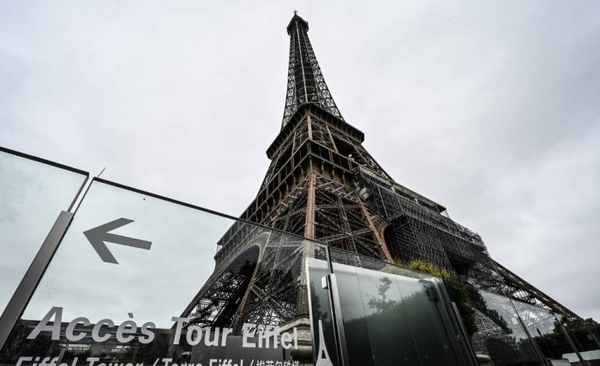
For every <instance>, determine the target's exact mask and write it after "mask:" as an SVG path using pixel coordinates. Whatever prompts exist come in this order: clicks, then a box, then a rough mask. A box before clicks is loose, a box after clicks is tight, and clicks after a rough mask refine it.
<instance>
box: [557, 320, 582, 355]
mask: <svg viewBox="0 0 600 366" xmlns="http://www.w3.org/2000/svg"><path fill="white" fill-rule="evenodd" d="M557 320H558V324H559V326H560V330H561V331H562V333H563V334H564V336H565V338H566V339H567V342H568V343H569V346H571V348H572V349H573V351H575V354H576V355H577V358H579V362H581V365H583V366H589V364H588V363H587V362H585V360H584V359H583V356H582V355H581V353H580V352H579V350H578V349H577V347H575V343H573V340H572V339H571V336H570V335H569V332H567V329H566V328H565V326H564V325H563V323H562V322H561V321H560V319H557Z"/></svg>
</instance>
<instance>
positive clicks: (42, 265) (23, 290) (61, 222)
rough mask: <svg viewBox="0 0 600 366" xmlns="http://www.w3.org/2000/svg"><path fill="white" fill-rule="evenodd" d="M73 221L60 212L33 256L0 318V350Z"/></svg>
mask: <svg viewBox="0 0 600 366" xmlns="http://www.w3.org/2000/svg"><path fill="white" fill-rule="evenodd" d="M71 220H73V214H72V213H71V212H66V211H62V212H61V213H60V215H58V218H57V219H56V221H55V222H54V225H53V226H52V229H51V230H50V232H49V233H48V236H47V237H46V239H45V240H44V243H43V244H42V246H41V247H40V250H39V251H38V252H37V254H36V255H35V258H34V259H33V262H31V265H30V266H29V268H28V269H27V272H26V273H25V276H23V279H22V280H21V283H20V284H19V287H17V290H16V291H15V293H14V294H13V296H12V298H11V299H10V301H9V302H8V304H7V305H6V309H5V310H4V313H2V316H0V349H2V348H3V347H4V344H5V343H6V340H7V339H8V337H9V335H10V333H11V332H12V330H13V328H14V327H15V325H16V324H17V322H18V321H19V319H20V318H21V315H23V312H24V311H25V307H26V306H27V304H28V303H29V300H30V299H31V296H33V292H34V291H35V289H36V288H37V285H38V283H39V282H40V280H41V278H42V276H43V275H44V272H46V268H48V264H49V263H50V261H51V260H52V257H53V256H54V253H55V252H56V248H58V244H59V243H60V241H61V240H62V238H63V236H64V235H65V232H66V231H67V228H68V227H69V225H70V224H71Z"/></svg>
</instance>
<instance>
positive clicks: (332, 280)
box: [325, 245, 349, 366]
mask: <svg viewBox="0 0 600 366" xmlns="http://www.w3.org/2000/svg"><path fill="white" fill-rule="evenodd" d="M325 254H326V256H327V270H328V272H329V274H328V275H327V276H325V278H326V281H327V293H328V295H329V307H330V313H331V323H332V326H333V338H334V341H335V348H336V353H337V358H338V361H339V364H340V366H347V365H349V358H348V350H347V349H346V333H345V331H344V323H343V319H342V308H341V304H340V293H339V290H338V286H337V278H336V277H335V273H333V262H332V260H331V252H330V250H329V245H328V246H327V247H325Z"/></svg>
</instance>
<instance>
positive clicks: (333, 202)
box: [186, 14, 577, 329]
mask: <svg viewBox="0 0 600 366" xmlns="http://www.w3.org/2000/svg"><path fill="white" fill-rule="evenodd" d="M287 33H288V35H289V36H290V53H289V68H288V77H287V91H286V100H285V108H284V113H283V119H282V122H281V130H280V131H279V134H278V136H277V137H276V138H275V140H274V141H273V143H272V144H271V145H270V146H269V147H268V149H267V156H268V158H269V159H270V160H271V164H270V166H269V168H268V171H267V173H266V175H265V178H264V181H263V182H262V185H261V187H260V189H259V192H258V194H257V196H256V198H255V199H254V200H253V201H252V203H251V204H250V205H249V206H248V208H247V209H246V210H245V211H244V212H243V213H242V215H241V218H242V219H244V220H246V221H251V222H255V223H258V224H261V225H264V226H267V227H270V228H274V229H277V230H280V231H282V232H287V233H291V234H296V235H298V236H299V239H298V240H297V241H295V242H294V241H293V240H292V241H291V242H290V239H289V236H284V235H279V234H277V232H275V233H270V234H269V235H266V234H264V233H261V232H260V229H259V228H256V227H254V226H249V225H245V224H244V223H243V222H239V223H236V224H234V225H233V226H232V227H231V228H230V229H229V230H228V232H227V233H226V234H225V235H224V236H223V238H222V239H221V240H220V241H219V243H218V252H217V254H216V256H215V260H216V267H215V270H214V273H213V275H212V276H211V277H210V279H209V280H208V281H207V282H206V284H205V285H204V287H203V288H202V289H201V290H200V292H199V294H198V296H197V297H196V298H195V299H194V301H193V302H192V303H191V304H190V306H189V307H188V309H187V310H186V311H187V313H188V314H190V316H191V317H192V319H193V322H195V323H198V324H203V325H217V326H233V327H238V329H239V327H240V326H241V324H242V323H244V322H249V323H254V324H262V325H280V324H286V323H289V322H290V321H293V320H294V319H298V318H302V317H305V318H306V317H307V316H308V305H307V295H306V293H307V289H306V280H305V274H304V273H303V268H304V264H303V263H304V259H305V257H306V256H307V255H310V254H311V251H314V248H311V246H310V245H307V244H306V243H304V244H303V241H302V239H301V238H300V237H305V238H310V239H314V240H316V241H318V242H321V243H325V244H327V245H329V246H330V247H334V248H340V249H343V250H346V251H348V252H351V253H357V254H360V255H362V256H367V257H373V258H377V259H380V260H384V261H388V262H392V261H396V260H400V261H409V260H412V259H418V260H421V261H425V262H429V263H433V264H435V265H436V266H438V267H440V268H445V269H448V270H452V271H454V272H456V273H458V274H459V275H463V276H466V277H467V278H469V281H470V282H471V283H473V284H475V285H476V286H478V287H480V288H482V289H485V290H488V291H491V292H494V293H498V294H503V295H507V296H512V297H514V298H516V299H520V300H523V301H527V302H529V303H532V304H538V305H541V306H543V307H546V308H549V309H551V310H553V311H554V312H555V313H558V314H562V315H567V316H569V317H577V315H575V314H574V313H573V312H571V311H570V310H569V309H567V308H566V307H564V306H562V305H561V304H559V303H558V302H556V301H554V300H553V299H552V298H550V297H549V296H547V295H546V294H544V293H543V292H542V291H540V290H538V289H536V288H535V287H533V286H532V285H530V284H529V283H527V281H525V280H523V279H522V278H520V277H518V276H517V275H516V274H514V273H512V272H511V271H510V270H508V269H507V268H505V267H503V266H502V265H500V264H498V263H497V262H495V261H494V260H493V259H492V258H491V257H490V256H489V254H488V252H487V249H486V246H485V244H484V243H483V241H482V239H481V237H480V236H479V235H478V234H477V233H475V232H473V231H471V230H469V229H468V228H466V227H464V226H462V225H460V224H458V223H456V222H455V221H453V220H452V219H450V218H449V216H448V215H447V212H446V208H445V207H444V206H442V205H441V204H439V203H437V202H435V201H433V200H431V199H429V198H427V197H424V196H423V195H421V194H419V193H417V192H415V191H413V190H411V189H409V188H407V187H405V186H403V185H401V184H399V183H397V182H396V181H395V180H394V179H393V178H391V177H390V175H389V174H387V173H386V172H385V170H384V169H383V168H382V167H381V166H380V165H379V164H378V163H377V162H376V161H375V159H374V158H373V157H372V156H371V155H370V154H369V153H368V152H367V150H366V149H365V148H364V147H363V146H362V142H363V141H364V134H363V133H362V132H361V131H360V130H358V129H357V128H355V127H353V126H352V125H350V124H349V123H347V122H346V121H345V119H344V118H343V117H342V115H341V113H340V111H339V109H338V107H337V106H336V103H335V102H334V100H333V98H332V96H331V93H330V91H329V88H328V87H327V84H326V83H325V79H324V77H323V73H322V72H321V68H320V67H319V64H318V62H317V58H316V57H315V53H314V51H313V48H312V46H311V43H310V40H309V38H308V23H307V22H306V21H305V20H304V19H302V18H301V17H300V16H298V15H297V14H294V16H293V17H292V19H291V21H290V22H289V25H288V26H287Z"/></svg>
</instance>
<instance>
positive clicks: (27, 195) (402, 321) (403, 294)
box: [0, 150, 600, 366]
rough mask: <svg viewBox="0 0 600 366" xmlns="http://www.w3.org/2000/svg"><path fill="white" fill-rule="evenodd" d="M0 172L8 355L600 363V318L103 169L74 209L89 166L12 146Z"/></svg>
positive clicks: (93, 364)
mask: <svg viewBox="0 0 600 366" xmlns="http://www.w3.org/2000/svg"><path fill="white" fill-rule="evenodd" d="M0 177H1V179H0V230H1V232H2V236H0V309H1V310H3V311H2V312H0V314H1V317H0V322H1V324H10V325H9V326H6V327H4V326H3V328H5V329H0V336H2V337H4V335H6V337H7V338H6V342H4V346H3V347H2V348H1V349H0V365H18V366H77V365H87V366H108V365H110V364H112V365H113V366H114V365H115V364H119V365H122V366H144V365H147V366H149V365H150V364H151V365H152V366H183V365H185V366H191V365H194V366H202V365H204V366H206V365H208V366H266V365H269V366H292V365H318V366H333V365H335V366H338V365H340V366H341V365H346V366H350V365H359V366H362V365H381V366H383V365H396V364H398V365H419V366H422V365H449V366H451V365H475V364H477V359H476V357H477V358H478V359H479V361H480V362H481V364H485V362H488V361H490V362H493V364H494V365H496V366H504V365H506V366H509V365H547V364H549V363H550V362H551V363H552V364H553V365H554V364H559V362H570V363H571V364H583V362H582V360H585V361H584V362H585V363H587V365H595V364H597V363H598V360H600V342H599V339H600V333H599V332H598V329H600V328H599V327H598V325H597V324H596V323H594V322H590V321H584V320H579V319H575V320H563V319H561V322H559V321H558V319H557V318H556V317H555V316H554V315H553V314H552V313H550V312H549V311H547V310H546V309H542V308H540V307H537V306H534V305H531V304H527V303H523V302H518V301H515V300H511V299H509V298H507V297H504V296H500V295H497V294H492V293H488V292H485V291H481V290H478V289H475V288H473V287H471V286H468V285H467V284H465V283H462V282H456V281H454V282H452V281H447V282H446V284H445V286H444V285H442V283H441V281H440V280H439V279H436V278H434V277H432V276H431V275H429V274H425V273H420V272H416V271H412V270H409V269H406V268H402V267H399V266H395V265H392V264H389V263H386V262H383V261H381V260H378V259H373V258H369V257H365V256H361V255H358V254H353V253H348V252H345V251H342V250H338V249H334V248H328V247H327V246H326V245H324V244H319V243H315V242H312V241H309V240H306V239H304V238H301V237H297V236H293V235H290V234H286V233H283V232H278V231H274V230H271V229H268V228H264V227H261V226H258V225H254V224H250V223H247V222H242V221H239V220H235V219H232V218H228V217H225V216H222V215H219V214H216V213H213V212H210V211H207V210H204V209H201V208H198V207H195V206H192V205H189V204H185V203H182V202H177V201H173V200H170V199H167V198H164V197H160V196H156V195H153V194H151V193H147V192H142V191H138V190H135V189H132V188H128V187H123V186H120V185H118V184H115V183H111V182H108V181H103V180H100V179H97V180H94V181H93V182H92V183H91V185H90V188H89V190H88V191H87V193H86V195H85V197H84V198H83V200H82V201H81V205H80V206H79V208H78V209H77V211H76V212H74V215H73V212H72V213H70V214H67V215H66V216H65V215H64V212H63V211H65V210H69V209H70V206H71V204H72V202H73V199H74V198H75V197H76V196H78V194H79V193H80V192H81V189H82V185H83V184H84V182H85V180H86V177H87V174H86V173H84V172H81V171H78V170H75V169H71V168H68V167H64V166H60V165H58V164H54V163H49V162H46V161H43V160H40V159H36V158H31V157H27V156H24V155H21V154H18V153H14V152H11V151H7V150H2V151H0ZM61 212H63V214H61ZM59 215H61V217H68V220H69V221H68V222H67V224H69V225H68V229H66V227H67V225H65V229H64V232H61V235H60V237H59V238H58V239H57V240H58V241H57V244H58V247H57V249H56V252H55V253H54V255H53V257H52V258H51V261H50V257H49V258H48V262H47V263H46V264H48V265H47V268H46V266H45V265H44V268H42V272H41V273H43V276H41V279H39V283H37V282H36V283H34V284H33V287H32V288H31V292H30V293H27V294H28V295H27V296H29V295H31V298H30V299H29V301H28V303H27V304H26V306H25V305H23V306H22V307H21V308H20V310H19V311H17V312H15V311H4V309H5V307H7V304H10V306H9V307H12V306H13V305H12V304H14V303H15V301H12V300H10V299H11V297H12V296H13V293H15V290H16V289H17V287H18V286H19V283H20V282H21V280H22V278H23V276H24V274H25V273H26V272H27V273H30V272H31V268H33V267H35V266H30V264H31V262H32V260H33V258H34V257H35V255H36V253H37V252H38V250H39V249H40V247H41V246H42V243H46V242H48V240H47V239H46V238H47V235H48V233H49V231H50V230H51V228H52V227H53V225H54V224H55V223H56V222H58V221H57V217H59ZM55 227H56V225H55ZM62 234H64V235H62ZM44 247H46V244H44ZM28 268H29V270H28ZM36 286H37V287H36ZM34 290H35V291H34ZM19 293H21V294H22V293H24V291H21V290H19ZM9 301H10V302H9ZM452 302H454V303H455V304H452ZM454 305H456V308H455V307H454ZM309 315H310V318H309ZM11 317H12V318H11ZM10 319H13V320H14V322H11V321H7V320H10ZM13 324H14V326H13ZM3 332H4V333H3ZM2 334H4V335H2ZM0 338H1V337H0ZM469 339H470V342H469ZM2 340H3V339H0V341H2ZM0 343H1V342H0ZM576 351H579V352H576ZM476 354H477V356H476ZM488 364H489V362H488Z"/></svg>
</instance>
